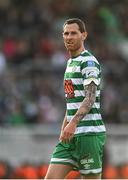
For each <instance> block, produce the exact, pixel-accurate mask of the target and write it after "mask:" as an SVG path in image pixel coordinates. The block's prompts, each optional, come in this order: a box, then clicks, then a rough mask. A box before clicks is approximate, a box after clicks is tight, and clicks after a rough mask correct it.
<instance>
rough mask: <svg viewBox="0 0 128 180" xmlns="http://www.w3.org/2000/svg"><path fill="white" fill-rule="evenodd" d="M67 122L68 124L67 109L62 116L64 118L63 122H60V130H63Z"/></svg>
mask: <svg viewBox="0 0 128 180" xmlns="http://www.w3.org/2000/svg"><path fill="white" fill-rule="evenodd" d="M67 124H68V122H67V111H66V113H65V117H64V120H63V123H62V126H61V131H63V130H64V128H65V127H66V125H67Z"/></svg>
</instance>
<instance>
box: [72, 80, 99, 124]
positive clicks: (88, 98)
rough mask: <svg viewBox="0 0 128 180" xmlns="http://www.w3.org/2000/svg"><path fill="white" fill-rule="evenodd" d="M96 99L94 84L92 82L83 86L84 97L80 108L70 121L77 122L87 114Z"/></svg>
mask: <svg viewBox="0 0 128 180" xmlns="http://www.w3.org/2000/svg"><path fill="white" fill-rule="evenodd" d="M95 99H96V85H95V84H94V83H93V82H92V83H91V84H89V85H88V86H86V87H85V99H84V100H83V102H82V104H81V106H80V108H79V109H78V110H77V112H76V114H75V115H74V117H73V118H72V122H74V123H75V124H78V123H79V121H80V120H81V119H83V117H84V116H85V115H86V114H88V112H89V111H90V109H91V108H92V105H93V104H94V102H95Z"/></svg>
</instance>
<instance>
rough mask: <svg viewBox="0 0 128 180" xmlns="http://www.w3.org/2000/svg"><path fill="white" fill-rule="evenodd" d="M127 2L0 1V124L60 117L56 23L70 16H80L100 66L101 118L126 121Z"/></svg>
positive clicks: (62, 55)
mask: <svg viewBox="0 0 128 180" xmlns="http://www.w3.org/2000/svg"><path fill="white" fill-rule="evenodd" d="M127 7H128V1H127V0H122V1H120V0H102V1H101V0H86V1H85V0H79V1H78V0H54V1H53V0H43V1H42V0H27V1H25V0H22V1H20V0H11V1H10V0H6V1H4V0H1V1H0V87H1V88H0V125H10V124H13V125H17V124H24V123H43V122H59V121H61V120H63V115H64V113H65V112H64V111H65V99H64V91H63V73H64V70H65V67H66V59H67V58H68V54H67V52H66V50H65V48H64V45H63V40H62V26H63V23H64V21H65V20H66V19H67V18H72V17H78V18H81V19H82V20H84V21H85V23H86V28H87V31H88V38H87V41H86V42H85V47H86V49H88V50H90V51H91V52H92V53H93V54H94V55H95V56H96V57H97V59H98V60H99V62H100V63H101V65H102V74H103V76H102V77H103V78H102V96H101V100H102V107H101V109H102V114H103V118H104V121H105V122H106V123H126V122H127V118H128V83H127V77H128V71H127V68H128V51H127V49H128V21H127V17H128V11H127Z"/></svg>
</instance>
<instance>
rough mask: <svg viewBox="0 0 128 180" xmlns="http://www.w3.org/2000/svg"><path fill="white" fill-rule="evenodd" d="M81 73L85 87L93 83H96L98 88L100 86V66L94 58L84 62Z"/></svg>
mask: <svg viewBox="0 0 128 180" xmlns="http://www.w3.org/2000/svg"><path fill="white" fill-rule="evenodd" d="M81 72H82V77H83V80H84V86H85V85H88V84H90V83H91V82H94V83H95V84H96V85H97V86H98V85H99V84H100V64H99V63H98V61H97V60H96V59H95V58H94V57H92V59H91V58H89V60H88V59H85V60H83V61H82V63H81Z"/></svg>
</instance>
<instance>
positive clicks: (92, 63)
mask: <svg viewBox="0 0 128 180" xmlns="http://www.w3.org/2000/svg"><path fill="white" fill-rule="evenodd" d="M87 66H88V67H94V66H95V62H94V61H87Z"/></svg>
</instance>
